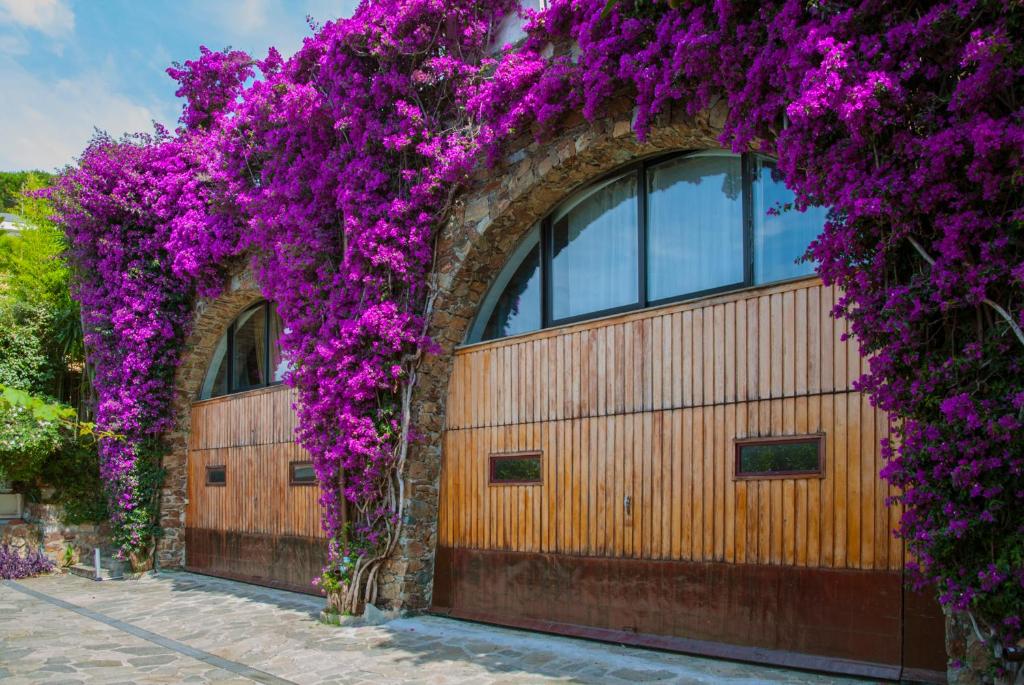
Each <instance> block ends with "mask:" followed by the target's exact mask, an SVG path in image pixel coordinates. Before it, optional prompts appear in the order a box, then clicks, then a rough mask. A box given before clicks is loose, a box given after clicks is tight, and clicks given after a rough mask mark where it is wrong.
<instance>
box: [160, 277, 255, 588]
mask: <svg viewBox="0 0 1024 685" xmlns="http://www.w3.org/2000/svg"><path fill="white" fill-rule="evenodd" d="M247 263H248V260H246V261H245V262H244V264H247ZM260 299H262V294H261V293H260V288H259V286H258V285H257V284H256V279H255V276H254V275H253V273H252V270H251V269H249V268H248V267H247V266H245V265H243V266H240V267H236V268H235V269H233V270H232V272H231V276H229V277H228V278H227V282H226V283H225V286H224V288H223V290H222V292H221V294H220V295H218V296H216V297H208V298H199V299H198V300H196V303H195V306H194V307H193V318H192V327H191V330H190V332H189V335H188V337H187V338H186V340H185V345H184V347H183V348H182V352H181V362H180V364H179V366H178V371H177V373H176V375H175V381H174V400H173V401H172V404H171V411H172V412H173V414H174V417H175V424H174V426H175V427H174V430H172V431H171V432H169V433H168V434H167V435H166V436H165V440H166V442H167V445H168V450H169V451H168V453H167V455H166V456H165V457H164V468H165V469H166V472H167V473H166V476H165V477H164V484H163V487H162V488H161V491H160V526H161V528H162V529H163V536H162V537H161V539H160V540H159V541H158V543H157V549H156V562H157V565H158V566H160V567H163V568H180V567H182V566H184V564H185V555H186V549H185V505H186V504H187V498H188V442H189V431H190V428H191V426H190V417H191V408H192V403H193V402H195V401H196V400H197V399H198V398H199V392H200V390H201V388H202V384H203V379H204V377H205V376H206V371H207V369H208V368H209V366H210V363H211V361H212V360H213V353H214V351H215V349H216V347H217V343H218V342H219V341H220V338H221V336H222V335H223V334H224V331H226V330H227V328H228V326H229V325H231V322H232V321H234V320H235V318H236V317H237V316H238V315H239V314H241V313H242V312H243V311H245V310H246V309H247V308H248V307H249V306H250V305H252V304H253V303H255V302H258V301H259V300H260Z"/></svg>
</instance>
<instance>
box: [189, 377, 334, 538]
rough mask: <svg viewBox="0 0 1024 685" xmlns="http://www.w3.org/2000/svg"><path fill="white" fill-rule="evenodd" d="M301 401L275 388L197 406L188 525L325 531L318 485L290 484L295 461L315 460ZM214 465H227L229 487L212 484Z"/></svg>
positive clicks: (273, 531)
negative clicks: (300, 438)
mask: <svg viewBox="0 0 1024 685" xmlns="http://www.w3.org/2000/svg"><path fill="white" fill-rule="evenodd" d="M294 399H295V397H294V391H293V390H291V389H289V388H285V387H283V386H275V387H272V388H267V389H263V390H257V391H253V392H246V393H241V394H238V395H228V396H226V397H220V398H217V399H215V400H209V401H205V402H197V403H196V404H194V405H193V407H192V431H191V434H190V438H189V455H188V474H189V478H188V505H187V506H186V509H185V517H186V519H185V521H186V526H187V527H189V528H197V529H200V528H201V529H208V530H222V531H237V532H242V533H258V534H269V535H279V536H300V537H314V538H320V537H323V532H322V530H321V527H320V514H321V510H322V508H321V506H320V504H319V501H318V499H319V488H317V487H316V486H315V485H291V484H290V483H289V470H288V465H289V463H290V462H293V461H307V460H308V459H309V456H308V454H307V453H306V452H305V450H303V449H302V448H301V447H299V445H298V444H296V443H295V441H294V438H293V433H294V429H295V412H294V410H293V409H292V402H293V401H294ZM214 465H223V466H224V467H225V469H226V479H227V482H226V483H225V485H224V487H209V486H207V485H206V484H205V478H204V474H205V471H206V467H207V466H214Z"/></svg>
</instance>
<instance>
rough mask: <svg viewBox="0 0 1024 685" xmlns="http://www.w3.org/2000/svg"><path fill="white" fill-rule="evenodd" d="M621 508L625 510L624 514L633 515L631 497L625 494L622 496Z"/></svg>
mask: <svg viewBox="0 0 1024 685" xmlns="http://www.w3.org/2000/svg"><path fill="white" fill-rule="evenodd" d="M622 508H623V509H625V510H626V516H632V515H633V498H632V497H630V496H629V495H626V496H625V497H623V498H622Z"/></svg>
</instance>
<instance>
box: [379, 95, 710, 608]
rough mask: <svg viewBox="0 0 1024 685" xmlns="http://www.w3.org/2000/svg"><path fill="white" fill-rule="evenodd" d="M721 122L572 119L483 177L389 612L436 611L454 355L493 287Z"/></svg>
mask: <svg viewBox="0 0 1024 685" xmlns="http://www.w3.org/2000/svg"><path fill="white" fill-rule="evenodd" d="M724 113H725V112H724V109H721V108H716V109H713V110H711V111H710V112H706V113H704V114H702V115H699V116H697V117H688V116H685V115H684V114H683V113H682V112H678V111H675V112H668V113H666V114H664V115H662V117H660V119H659V120H658V121H657V123H656V125H655V126H654V127H653V129H652V130H651V132H650V133H649V135H648V136H647V138H646V139H645V140H643V141H640V140H638V139H637V137H636V136H635V135H634V134H633V131H632V126H631V119H632V115H633V112H632V110H631V109H629V106H628V105H627V104H625V103H622V104H621V105H620V106H619V107H618V108H616V107H614V106H613V107H612V108H611V109H610V114H609V115H608V116H606V117H605V118H602V119H599V120H597V121H595V122H592V123H590V122H586V121H584V120H583V119H582V118H580V117H574V118H570V119H568V120H567V121H565V122H563V125H562V126H561V127H560V128H559V131H558V133H557V135H554V136H552V137H550V138H548V139H545V140H544V142H542V143H538V142H536V141H535V140H534V138H533V137H532V136H529V135H528V136H525V137H523V138H522V139H520V140H519V141H517V142H516V143H515V144H513V145H511V146H510V147H509V149H508V151H507V154H506V156H505V157H504V159H503V160H502V161H501V162H500V163H499V165H498V166H497V167H495V168H493V169H488V168H483V167H481V168H480V169H479V170H478V171H477V173H476V175H475V177H474V179H473V182H472V185H471V187H470V188H469V189H468V190H467V192H465V193H464V194H463V195H462V196H461V200H460V201H459V202H458V203H457V204H456V206H455V209H454V211H453V212H452V215H451V217H450V220H449V222H448V224H447V225H446V227H445V228H444V230H443V232H442V235H441V236H440V242H439V245H438V252H437V254H438V272H439V273H438V281H437V284H436V285H437V288H438V291H439V294H438V297H437V300H436V303H435V310H434V314H433V317H432V321H431V327H430V335H431V337H432V338H433V339H434V340H435V341H436V342H437V343H438V344H439V345H440V347H441V349H442V353H441V354H440V355H437V356H433V357H430V358H428V359H426V360H425V361H424V363H423V364H422V366H421V369H420V376H419V383H418V386H417V390H416V395H415V406H414V409H413V411H414V415H413V424H414V425H415V426H416V427H417V430H418V431H419V432H420V434H421V435H422V436H423V439H422V441H420V442H419V443H418V444H416V445H414V446H413V448H412V450H411V451H410V456H409V462H408V467H407V473H406V492H407V493H408V500H407V503H406V511H407V514H406V517H405V526H404V532H403V536H402V539H401V541H400V544H401V548H400V551H399V553H398V554H397V555H396V557H395V558H394V559H393V560H392V561H391V563H390V564H389V566H388V568H387V569H386V570H385V572H384V573H383V575H382V587H381V594H382V596H383V598H384V599H385V600H386V601H387V602H388V603H389V604H390V605H391V606H401V607H402V608H405V609H414V610H415V609H424V608H426V607H428V606H429V604H430V593H431V587H432V582H433V567H434V550H435V547H436V545H437V502H438V482H439V478H440V470H441V435H442V432H443V431H444V426H445V401H446V399H447V391H448V381H449V376H450V373H451V367H452V356H451V355H452V352H453V350H454V349H455V347H456V346H457V345H459V344H460V343H462V341H463V340H464V339H465V337H466V333H467V331H468V329H469V326H470V324H471V323H472V320H473V317H474V316H475V314H476V312H477V309H478V308H479V306H480V303H481V301H482V300H483V297H484V295H485V294H486V292H487V289H488V287H489V286H490V284H491V280H492V279H493V278H494V277H495V276H496V275H497V274H498V272H499V271H501V268H502V267H503V266H504V265H505V262H506V261H507V259H508V256H509V254H510V253H511V252H512V251H513V250H514V249H515V247H516V246H517V244H518V243H519V241H520V240H522V238H523V237H524V236H525V235H526V233H527V232H528V231H529V230H530V228H531V227H532V226H533V225H534V224H535V223H536V222H538V221H539V220H540V219H542V218H543V217H544V216H545V215H546V214H548V213H549V212H550V211H552V210H553V209H554V208H555V206H556V205H557V204H558V203H559V202H561V201H562V200H563V199H565V197H566V196H568V195H569V194H570V193H572V192H573V191H574V190H576V189H577V188H579V187H580V186H583V185H586V184H587V183H588V182H590V181H592V180H594V179H596V178H598V177H600V176H602V175H603V174H606V173H608V172H610V171H612V170H614V169H615V168H616V167H619V166H622V165H624V164H628V163H629V162H631V161H634V160H636V159H639V158H641V157H645V156H648V155H652V154H656V153H659V152H667V151H673V150H688V149H692V150H698V149H709V148H718V147H720V146H719V144H718V142H717V138H718V134H719V132H720V131H721V126H722V123H723V121H724Z"/></svg>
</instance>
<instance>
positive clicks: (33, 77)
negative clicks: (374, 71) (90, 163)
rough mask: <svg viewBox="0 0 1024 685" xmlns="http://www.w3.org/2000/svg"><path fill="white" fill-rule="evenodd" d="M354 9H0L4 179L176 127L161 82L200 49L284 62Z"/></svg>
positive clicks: (102, 4)
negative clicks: (103, 135)
mask: <svg viewBox="0 0 1024 685" xmlns="http://www.w3.org/2000/svg"><path fill="white" fill-rule="evenodd" d="M356 4H357V1H356V0H0V94H2V95H0V170H4V171H9V170H18V169H44V170H48V171H52V170H54V169H56V168H59V167H62V166H64V165H65V164H69V163H72V162H73V161H74V158H75V156H76V155H77V154H78V153H79V152H81V150H82V148H83V147H84V146H85V143H86V141H87V140H88V139H89V136H90V135H92V132H93V130H94V129H95V128H99V129H101V130H104V131H107V132H109V133H111V134H113V135H120V134H122V133H124V132H127V131H140V130H143V131H149V130H152V122H153V121H154V120H155V121H159V122H161V123H164V124H167V125H170V126H172V127H173V124H174V122H175V121H176V120H177V118H178V114H179V111H180V103H179V102H178V101H177V100H176V99H175V97H174V90H175V83H174V82H173V81H171V79H170V78H169V77H168V76H167V74H166V73H164V70H165V69H166V68H167V67H168V66H169V65H170V64H171V62H174V61H179V62H180V61H184V60H186V59H190V58H192V57H194V56H195V55H198V54H199V46H200V45H206V46H207V47H209V48H211V49H221V48H224V47H228V46H230V47H232V48H235V49H240V50H245V51H247V52H249V53H250V54H252V55H254V56H257V57H262V56H264V55H265V54H266V50H267V47H269V46H270V45H274V46H275V47H277V48H278V50H280V51H281V53H282V54H283V55H286V56H287V55H290V54H291V53H292V52H294V51H295V50H296V49H297V48H298V47H299V46H300V45H302V39H303V38H304V37H305V36H307V35H309V33H310V31H309V27H308V25H307V23H306V16H307V15H310V16H312V17H313V19H314V20H315V21H318V22H322V21H324V20H327V19H334V18H336V17H339V16H347V15H350V14H351V13H352V11H353V10H354V9H355V6H356Z"/></svg>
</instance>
